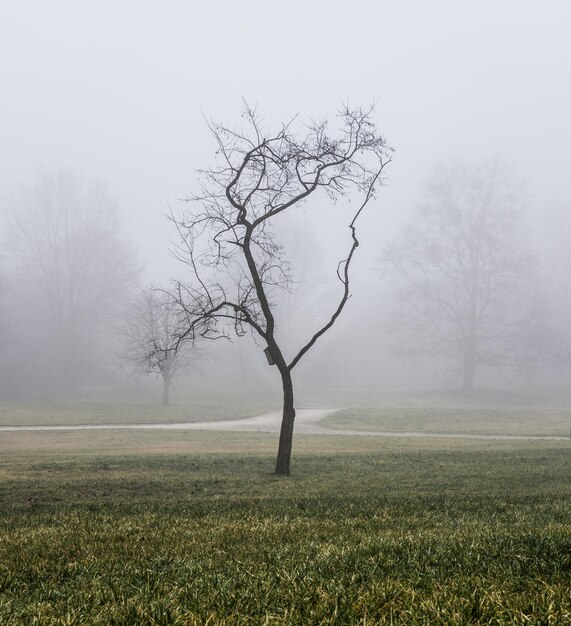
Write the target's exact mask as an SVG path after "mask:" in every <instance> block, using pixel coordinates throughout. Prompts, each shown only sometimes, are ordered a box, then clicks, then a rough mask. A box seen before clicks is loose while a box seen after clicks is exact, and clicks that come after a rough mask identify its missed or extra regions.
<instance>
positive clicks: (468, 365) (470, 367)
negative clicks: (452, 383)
mask: <svg viewBox="0 0 571 626" xmlns="http://www.w3.org/2000/svg"><path fill="white" fill-rule="evenodd" d="M475 371H476V357H475V355H474V353H473V352H472V351H471V350H468V351H466V352H465V353H464V367H463V374H464V376H463V381H462V391H463V392H464V393H470V392H471V391H473V390H474V372H475Z"/></svg>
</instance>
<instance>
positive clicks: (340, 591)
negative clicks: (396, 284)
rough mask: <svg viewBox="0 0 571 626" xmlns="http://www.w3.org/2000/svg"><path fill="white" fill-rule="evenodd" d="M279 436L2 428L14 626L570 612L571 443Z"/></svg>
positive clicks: (563, 617) (1, 560)
mask: <svg viewBox="0 0 571 626" xmlns="http://www.w3.org/2000/svg"><path fill="white" fill-rule="evenodd" d="M357 413H358V412H357ZM276 444H277V442H276V439H275V436H270V435H263V434H254V433H216V434H213V433H208V432H200V431H194V432H190V431H187V432H184V431H182V432H168V431H151V432H148V431H147V432H145V431H116V432H111V431H92V432H85V431H76V432H58V433H49V432H28V433H13V432H11V433H2V435H1V439H0V458H1V461H0V623H1V624H3V625H4V624H5V625H8V626H10V625H20V624H42V625H44V624H45V625H48V624H50V625H52V624H53V625H55V624H79V623H85V624H117V625H119V624H211V625H215V624H522V625H523V624H569V623H571V442H569V443H568V442H563V441H562V442H505V441H502V442H475V441H462V440H451V441H447V442H445V443H443V442H442V441H439V440H437V439H426V440H424V441H418V440H406V439H393V440H379V439H376V438H373V439H371V438H366V437H315V436H298V437H297V438H296V439H295V442H294V446H295V450H294V459H293V472H294V473H293V475H292V476H291V477H290V478H287V479H284V478H278V477H276V476H274V475H273V474H272V467H273V455H274V449H275V446H276Z"/></svg>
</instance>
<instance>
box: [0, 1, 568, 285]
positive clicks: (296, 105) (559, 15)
mask: <svg viewBox="0 0 571 626" xmlns="http://www.w3.org/2000/svg"><path fill="white" fill-rule="evenodd" d="M570 18H571V5H570V4H569V3H568V2H566V1H565V0H559V1H551V2H539V1H537V2H529V1H521V0H501V1H497V0H496V1H493V0H487V1H483V2H482V1H478V2H468V1H461V2H458V1H457V0H448V1H446V0H435V1H432V2H424V1H420V0H419V1H403V2H398V3H395V2H388V1H380V2H374V1H368V2H365V1H360V2H359V1H356V2H353V3H351V4H350V5H349V4H348V3H346V2H337V1H327V2H322V1H314V2H300V1H298V0H294V1H293V2H288V3H271V2H261V1H244V2H241V3H236V2H230V1H226V0H221V1H219V2H216V3H208V4H207V3H197V2H190V1H186V2H183V1H181V0H169V1H167V2H158V1H155V2H153V1H150V0H130V1H128V0H120V1H113V2H111V1H110V0H104V1H100V2H96V3H95V2H89V3H88V2H74V1H72V0H51V1H50V2H42V1H40V0H36V1H31V0H30V1H29V0H22V1H21V2H4V3H2V4H1V5H0V84H1V85H2V98H1V99H0V168H1V172H2V176H1V177H0V196H2V197H3V196H5V195H8V194H13V193H14V192H15V191H17V189H18V187H19V186H21V185H23V184H31V183H33V181H34V180H35V179H37V176H38V173H39V172H41V171H47V172H53V171H57V170H61V169H64V170H71V171H73V172H75V173H76V174H78V175H79V176H82V177H85V178H88V179H93V178H96V179H101V180H103V181H105V182H106V183H107V184H108V185H109V188H110V192H111V194H112V195H113V196H114V197H115V198H116V199H117V200H118V203H119V205H120V207H121V210H122V212H123V214H124V228H125V232H126V234H127V237H128V238H129V239H130V240H131V241H132V242H133V243H134V244H135V245H136V246H137V247H138V248H139V251H140V254H141V256H142V258H143V261H144V262H145V264H146V266H147V273H148V276H149V279H150V280H161V279H164V278H165V276H168V275H169V273H172V270H171V268H172V262H171V261H169V257H168V254H167V247H168V246H167V239H168V237H169V236H171V235H172V229H171V228H170V227H169V225H168V224H167V223H166V221H165V219H164V217H163V213H164V212H165V211H167V210H168V204H169V203H171V204H172V205H173V208H175V210H176V209H177V208H178V205H177V201H176V198H177V197H178V198H179V197H182V196H184V195H186V194H190V193H192V192H193V191H195V190H196V186H195V175H194V169H195V168H197V167H201V166H208V165H209V164H211V163H212V159H213V152H214V144H213V142H212V140H211V138H210V136H209V132H208V129H207V128H206V123H205V120H204V117H206V118H213V119H215V120H220V121H224V122H226V123H228V124H232V123H234V121H237V120H238V116H239V111H240V107H241V103H242V98H245V99H246V100H247V101H248V102H249V103H251V104H255V105H257V107H258V110H259V112H260V113H261V114H262V115H263V116H264V117H265V118H266V119H267V120H268V122H269V123H278V122H280V121H283V120H286V119H289V118H290V117H291V116H292V115H294V114H295V113H298V112H299V113H300V114H301V117H302V118H307V117H313V118H321V117H323V116H326V115H329V116H331V115H332V114H334V112H335V110H336V108H337V107H338V106H339V104H340V103H341V101H348V102H349V103H351V104H354V105H357V104H368V103H371V102H373V101H376V102H377V120H378V125H379V128H380V130H381V132H382V133H384V135H385V136H386V138H387V140H388V142H389V144H390V145H392V146H393V147H395V149H396V154H395V159H394V161H393V163H392V164H391V165H390V169H389V170H387V175H388V176H389V178H390V181H389V182H390V187H387V188H386V189H385V190H384V192H383V193H381V195H380V197H379V200H378V201H377V202H376V204H375V207H374V209H373V210H372V211H369V215H368V216H367V217H366V222H365V224H364V225H365V226H367V228H365V229H364V235H363V236H364V238H365V239H366V241H365V243H366V244H367V245H366V247H365V248H362V249H361V250H366V252H365V251H363V252H361V251H360V254H361V255H362V259H361V260H360V262H361V263H369V262H370V260H371V259H373V258H374V257H375V255H376V254H378V249H379V245H380V242H381V241H383V240H384V239H385V238H386V237H387V236H388V235H391V234H392V233H393V232H394V229H395V227H396V225H397V224H399V223H400V222H402V221H403V220H404V218H405V217H406V216H408V214H409V211H410V209H411V207H412V205H413V204H414V202H415V200H416V198H417V197H418V195H419V192H420V190H421V187H422V184H423V182H424V180H425V179H426V177H427V175H428V174H429V173H430V171H431V169H432V168H433V166H434V164H435V163H436V162H438V161H439V160H442V159H445V158H447V157H449V156H450V155H451V154H459V155H465V156H467V157H469V158H472V157H474V158H475V159H478V158H480V157H482V156H486V155H490V154H492V155H493V154H498V155H500V156H501V157H503V158H504V159H505V160H507V161H510V162H512V163H514V165H515V166H516V168H517V170H518V172H519V174H520V175H521V177H522V178H524V179H526V180H527V181H528V188H529V190H530V204H531V206H532V208H533V211H534V212H535V214H536V215H537V216H540V217H541V216H544V215H547V214H550V212H551V211H556V210H558V211H561V209H562V207H563V208H564V210H567V211H569V210H570V207H571V182H570V178H569V175H568V160H569V157H568V147H569V145H571V124H570V122H569V112H570V111H571V81H570V80H569V76H570V65H571V38H569V35H568V33H569V29H570V26H571V19H570Z"/></svg>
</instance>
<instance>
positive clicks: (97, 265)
mask: <svg viewBox="0 0 571 626" xmlns="http://www.w3.org/2000/svg"><path fill="white" fill-rule="evenodd" d="M3 217H4V223H3V228H2V231H3V232H2V240H3V241H2V244H3V249H4V253H5V259H6V264H7V283H8V289H9V291H10V294H11V296H12V299H13V300H15V301H16V303H15V305H14V306H15V308H16V309H17V310H18V311H19V314H18V318H19V319H21V320H22V322H23V321H24V320H25V323H26V325H27V328H26V329H25V331H24V332H22V333H20V337H18V338H17V339H18V342H24V343H26V348H25V349H24V350H21V351H20V352H22V353H26V356H27V358H28V359H31V360H34V359H40V353H41V351H42V346H43V354H42V358H41V359H40V360H42V359H43V358H45V359H47V361H48V362H49V365H47V364H43V368H44V369H46V370H48V371H49V372H50V373H51V375H52V378H54V379H57V381H58V385H59V386H60V388H64V389H73V388H74V387H75V386H76V384H77V378H78V373H79V371H80V370H81V367H82V365H84V364H85V363H86V362H88V361H90V360H92V359H93V354H94V352H96V345H97V343H98V341H97V339H96V338H97V336H98V333H99V331H100V330H101V329H102V325H103V324H104V322H106V321H107V320H109V319H110V317H111V316H112V315H113V313H114V311H116V310H117V307H118V304H119V303H120V302H121V301H122V299H123V298H124V296H125V293H126V292H127V291H128V290H129V289H130V286H131V284H132V282H133V279H134V277H135V274H136V273H137V271H138V269H137V266H136V263H135V262H134V257H133V254H132V252H131V251H130V249H129V248H128V246H127V245H126V244H125V243H124V242H123V241H122V240H121V239H120V238H119V235H118V230H119V229H118V215H117V210H116V206H115V203H114V202H113V201H112V200H111V199H110V197H109V195H108V193H107V191H106V189H105V188H104V187H103V186H102V185H100V184H91V185H87V184H82V183H81V182H80V181H79V180H77V179H76V178H75V177H74V176H72V175H71V174H59V175H57V176H53V177H49V176H44V177H43V178H41V179H40V180H39V182H38V183H37V184H35V185H34V186H31V187H28V188H27V189H25V190H24V191H23V193H22V194H21V195H20V196H19V197H18V198H17V199H16V200H14V201H12V202H11V203H9V204H8V205H7V206H6V207H5V212H4V216H3ZM30 344H33V345H30ZM40 344H42V345H40Z"/></svg>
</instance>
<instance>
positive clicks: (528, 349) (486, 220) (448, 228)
mask: <svg viewBox="0 0 571 626" xmlns="http://www.w3.org/2000/svg"><path fill="white" fill-rule="evenodd" d="M523 209H524V206H523V201H522V194H521V190H520V189H519V187H518V185H517V184H516V183H515V182H514V179H513V177H512V176H511V175H510V173H509V169H508V168H507V166H505V165H504V164H501V163H500V162H499V161H498V160H493V161H488V162H484V163H483V164H481V165H468V164H467V163H464V162H461V161H451V162H450V163H448V164H444V165H442V166H441V167H439V168H438V169H437V170H435V174H434V176H433V178H432V179H431V180H430V182H429V183H428V184H427V185H426V194H425V198H424V201H423V202H421V203H420V204H419V206H418V208H417V211H416V213H415V215H414V217H413V218H412V220H411V222H410V223H409V224H408V225H407V226H406V228H405V229H404V231H403V232H402V234H401V235H400V237H398V238H397V239H396V240H395V241H394V242H392V243H390V244H389V245H388V246H387V247H386V248H385V250H384V252H383V254H382V258H381V268H382V271H383V273H384V274H385V275H389V276H390V275H392V276H394V277H396V279H397V285H398V288H397V296H398V302H399V305H398V308H397V310H396V311H395V316H394V322H393V324H392V325H391V332H392V333H393V336H395V337H396V338H397V340H398V344H397V345H398V346H399V350H400V351H401V353H408V354H418V355H430V356H443V357H452V358H453V359H455V360H457V361H458V362H459V366H460V367H459V369H460V370H461V371H462V375H463V390H464V391H471V390H472V389H473V385H474V373H475V371H476V369H477V367H478V366H480V365H489V366H498V367H507V366H522V365H528V364H530V363H531V362H533V360H534V359H535V358H536V357H538V356H539V351H540V345H541V336H542V333H543V330H542V329H543V327H544V309H543V306H542V304H541V301H540V299H539V298H538V297H536V294H537V289H535V286H536V285H535V284H534V281H535V266H536V262H535V258H534V255H533V254H532V253H531V251H530V248H529V246H528V244H527V241H526V237H525V232H524V229H523V219H524V213H523Z"/></svg>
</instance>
